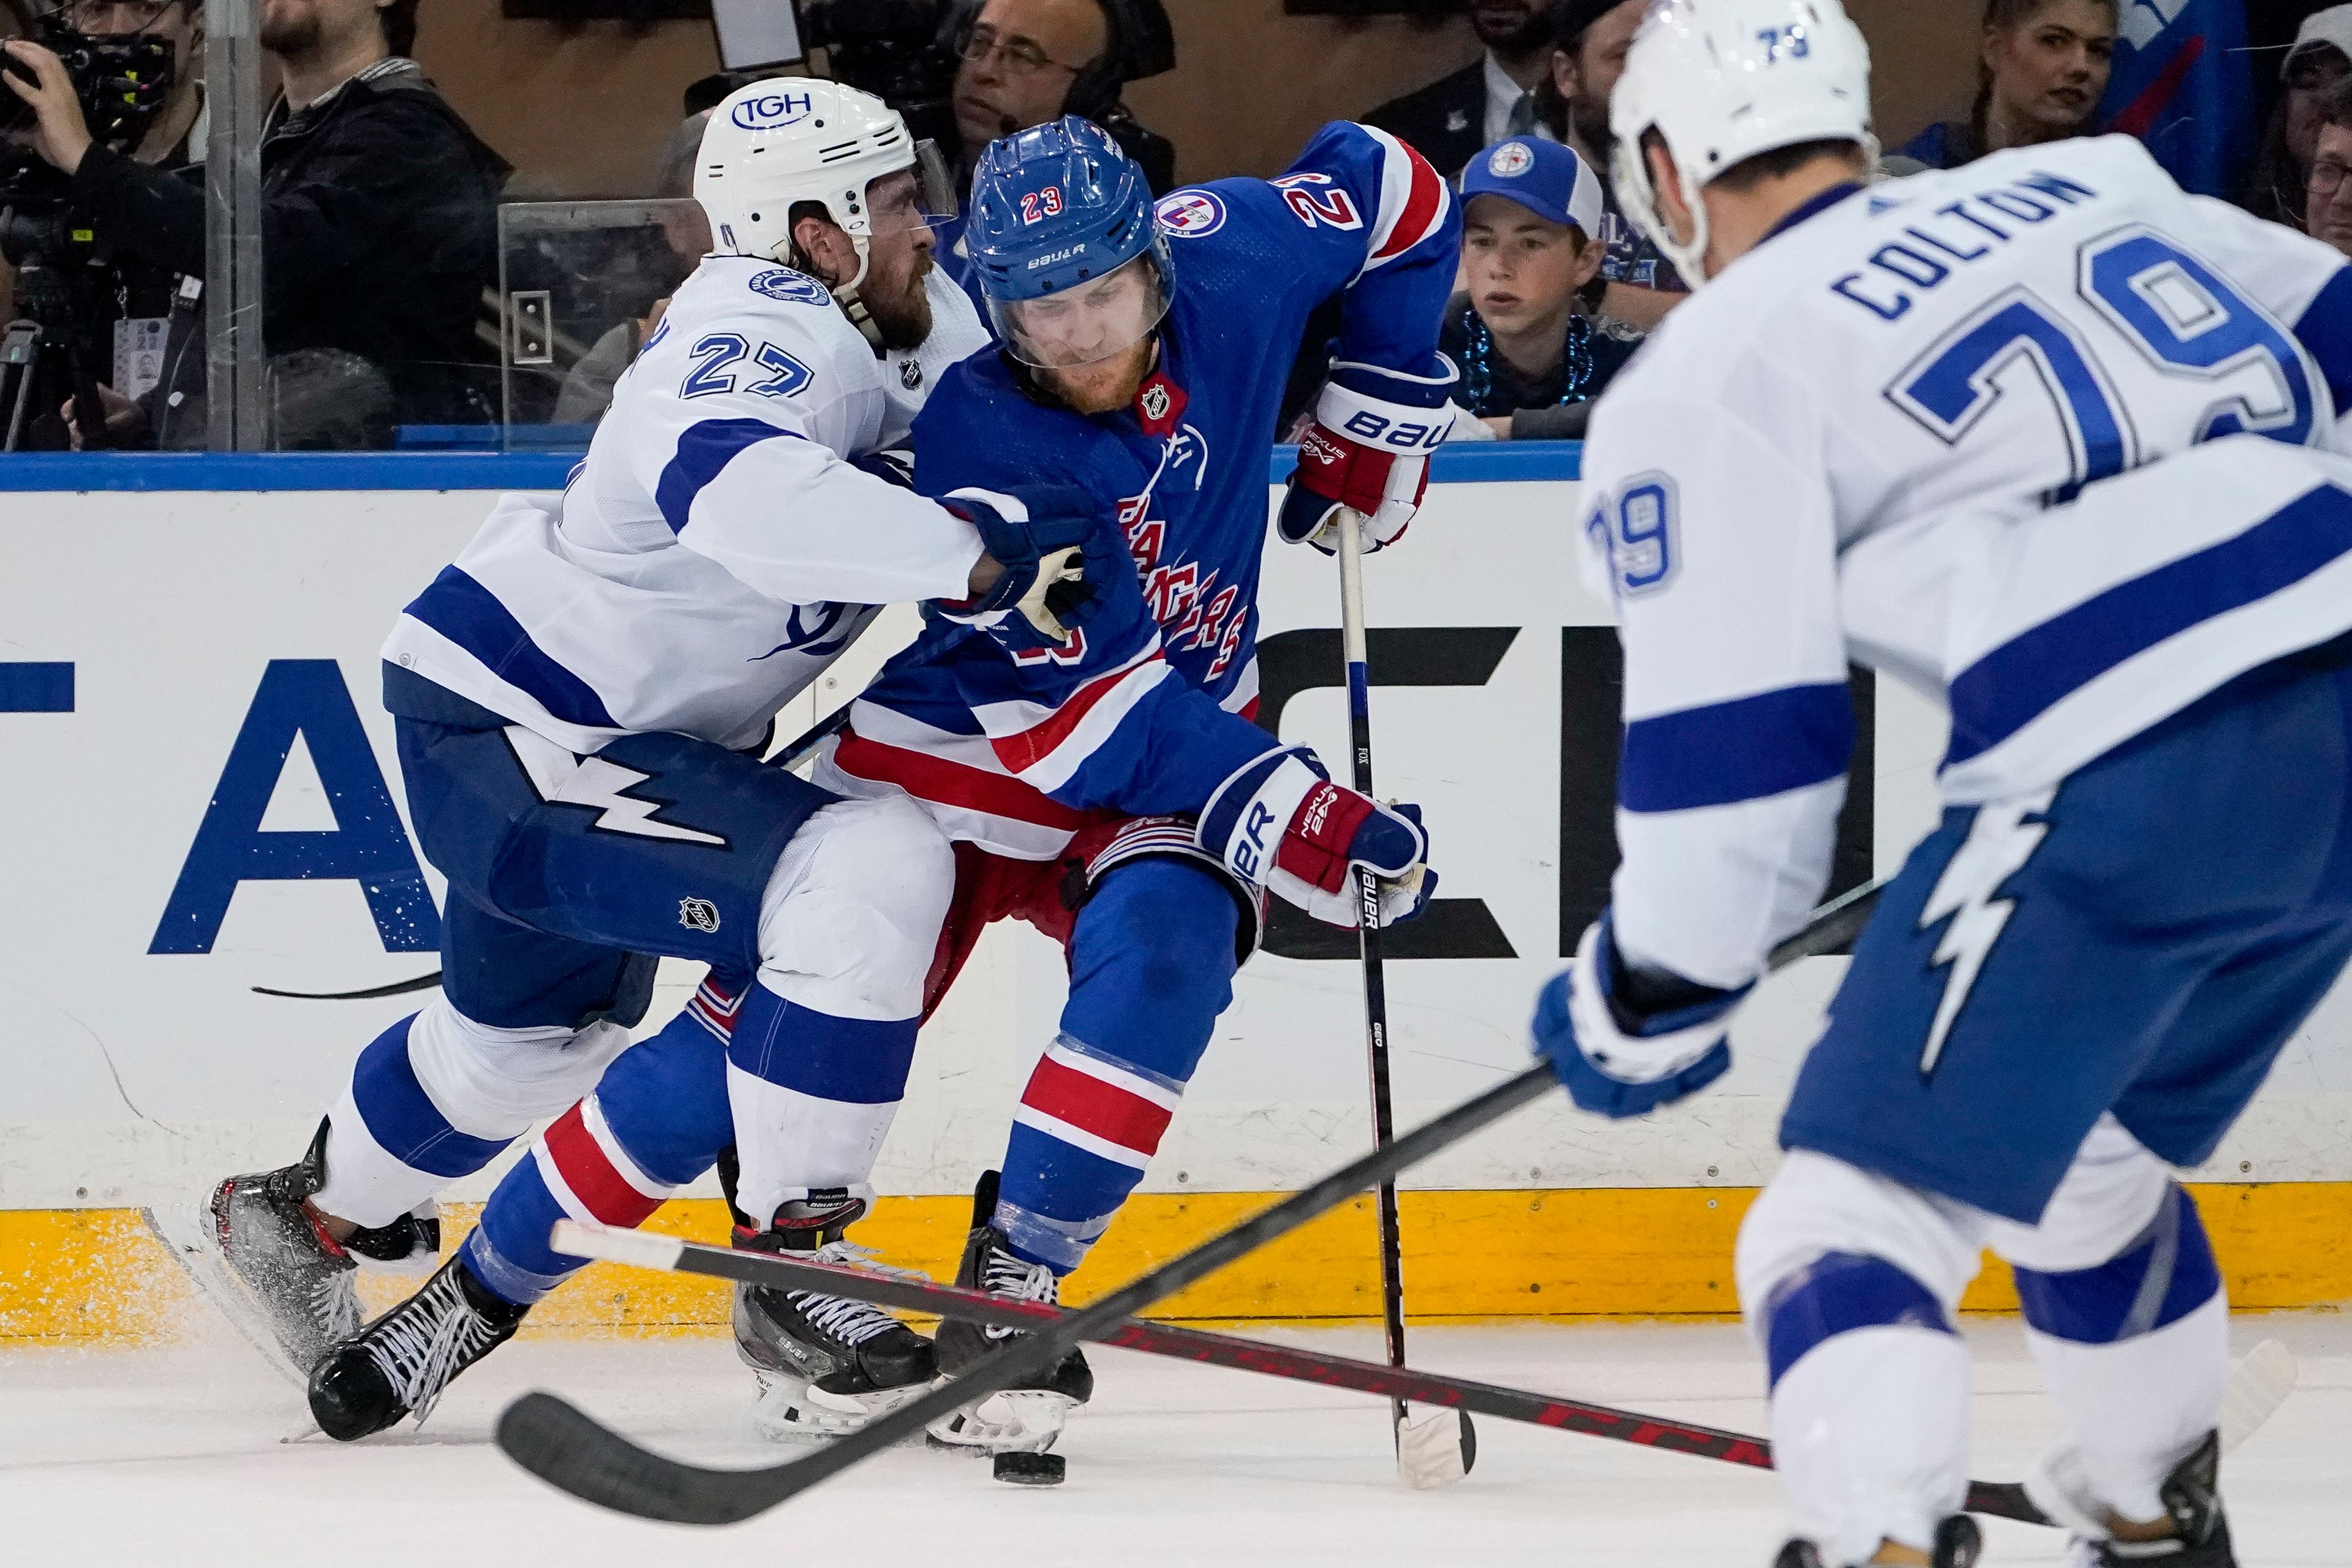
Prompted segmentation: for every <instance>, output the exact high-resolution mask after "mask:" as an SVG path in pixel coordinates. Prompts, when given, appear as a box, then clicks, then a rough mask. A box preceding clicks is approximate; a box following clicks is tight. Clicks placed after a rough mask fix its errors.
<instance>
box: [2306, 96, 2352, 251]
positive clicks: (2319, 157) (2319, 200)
mask: <svg viewBox="0 0 2352 1568" xmlns="http://www.w3.org/2000/svg"><path fill="white" fill-rule="evenodd" d="M2313 118H2314V120H2315V121H2317V123H2316V124H2315V126H2314V128H2313V132H2312V135H2313V143H2312V156H2311V179H2310V188H2309V192H2308V194H2307V195H2306V196H2305V201H2306V203H2307V204H2308V205H2306V207H2305V222H2306V225H2307V226H2308V227H2309V230H2310V233H2311V237H2313V238H2314V239H2317V240H2322V241H2324V242H2326V244H2328V245H2332V246H2334V247H2336V249H2337V250H2339V251H2341V252H2343V253H2344V255H2345V256H2347V257H2352V178H2347V171H2352V80H2345V81H2339V82H2337V83H2336V86H2335V87H2334V88H2333V89H2330V90H2329V91H2328V92H2327V94H2326V96H2325V97H2324V98H2322V99H2321V100H2320V101H2319V104H2318V106H2317V108H2316V109H2315V110H2314V111H2313Z"/></svg>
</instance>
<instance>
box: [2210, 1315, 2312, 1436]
mask: <svg viewBox="0 0 2352 1568" xmlns="http://www.w3.org/2000/svg"><path fill="white" fill-rule="evenodd" d="M2301 1371H2302V1369H2301V1368H2300V1367H2298V1366H2296V1365H2295V1360H2294V1352H2292V1351H2290V1350H2288V1349H2287V1348H2286V1346H2284V1345H2283V1344H2281V1343H2279V1342H2278V1341H2276V1340H2264V1341H2263V1342H2262V1343H2261V1344H2258V1345H2256V1346H2255V1347H2254V1348H2253V1349H2252V1350H2250V1351H2248V1352H2246V1353H2245V1354H2244V1355H2243V1356H2241V1357H2240V1358H2239V1360H2238V1364H2237V1365H2235V1366H2233V1367H2231V1369H2230V1386H2229V1388H2228V1390H2227V1392H2225V1393H2224V1394H2222V1395H2221V1451H2222V1452H2223V1453H2225V1454H2226V1453H2228V1452H2229V1451H2230V1450H2231V1449H2232V1448H2234V1447H2237V1446H2238V1445H2239V1444H2241V1443H2242V1442H2244V1441H2245V1440H2246V1439H2247V1438H2248V1437H2251V1436H2253V1433H2254V1428H2255V1427H2257V1426H2261V1425H2262V1424H2263V1422H2265V1421H2267V1420H2269V1419H2270V1418H2271V1416H2272V1415H2273V1413H2275V1412H2276V1411H2277V1409H2278V1407H2279V1406H2280V1405H2283V1404H2284V1403H2285V1401H2286V1396H2287V1395H2288V1394H2292V1393H2294V1380H2295V1378H2296V1377H2297V1376H2298V1375H2300V1373H2301Z"/></svg>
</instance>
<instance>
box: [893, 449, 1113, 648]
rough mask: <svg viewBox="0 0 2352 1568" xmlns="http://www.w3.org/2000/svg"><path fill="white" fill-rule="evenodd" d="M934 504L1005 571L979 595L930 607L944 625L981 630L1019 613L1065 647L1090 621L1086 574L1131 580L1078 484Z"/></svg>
mask: <svg viewBox="0 0 2352 1568" xmlns="http://www.w3.org/2000/svg"><path fill="white" fill-rule="evenodd" d="M940 505H941V506H943V507H945V508H946V509H947V510H950V511H951V512H953V513H955V514H956V516H958V517H960V518H962V519H963V520H964V521H967V522H969V523H971V525H972V526H973V527H974V528H976V529H978V530H979V531H980V543H981V548H982V549H983V550H985V551H987V552H988V553H989V554H990V556H992V558H994V560H995V561H996V562H997V563H998V564H999V565H1001V566H1003V568H1004V574H1003V576H1001V577H999V578H998V579H997V580H996V583H995V584H994V585H993V586H992V587H991V588H990V589H989V590H988V592H987V593H985V594H982V595H977V596H975V597H972V598H969V599H940V600H938V601H936V603H937V604H938V605H939V609H940V614H942V615H944V616H948V617H949V618H950V620H958V621H962V622H965V623H966V624H968V625H971V626H980V627H982V629H987V628H989V627H992V626H997V625H998V624H1000V623H1002V622H1003V621H1004V620H1005V618H1006V617H1007V616H1012V615H1013V614H1015V613H1018V614H1019V615H1020V616H1022V617H1023V618H1024V620H1026V621H1027V622H1028V623H1029V625H1030V626H1034V628H1035V629H1036V632H1037V633H1038V634H1039V635H1040V636H1042V637H1045V638H1047V639H1049V640H1051V641H1053V642H1055V643H1066V642H1067V641H1069V633H1070V628H1071V627H1073V626H1084V625H1086V623H1087V621H1088V620H1089V619H1090V618H1092V616H1093V613H1094V609H1095V597H1096V588H1095V584H1094V583H1092V582H1089V581H1088V577H1089V575H1090V574H1091V575H1093V576H1095V577H1097V578H1099V577H1100V576H1101V575H1102V573H1103V571H1104V570H1105V569H1106V568H1107V567H1108V566H1110V565H1112V564H1115V565H1116V567H1117V569H1118V570H1119V571H1122V572H1125V573H1127V574H1129V575H1130V576H1132V575H1133V574H1134V567H1133V565H1132V564H1131V563H1129V559H1128V554H1127V548H1126V543H1125V541H1124V540H1123V539H1121V538H1120V537H1119V535H1118V525H1117V521H1116V519H1115V518H1114V516H1113V514H1112V511H1111V509H1110V508H1109V507H1108V506H1107V505H1106V504H1104V503H1103V502H1102V501H1101V500H1098V499H1097V498H1096V497H1095V496H1094V495H1093V494H1092V493H1091V492H1089V491H1087V490H1082V489H1078V488H1077V487H1076V485H1023V486H1020V487H1019V488H1018V489H1013V490H984V489H977V488H971V489H960V490H950V491H949V492H948V493H947V494H946V495H945V496H943V497H941V498H940ZM1114 557H1115V562H1114V559H1113V558H1114Z"/></svg>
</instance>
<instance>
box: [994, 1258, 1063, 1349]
mask: <svg viewBox="0 0 2352 1568" xmlns="http://www.w3.org/2000/svg"><path fill="white" fill-rule="evenodd" d="M980 1288H981V1289H983V1290H985V1291H987V1292H988V1293H989V1294H990V1295H992V1296H1010V1297H1011V1298H1013V1300H1016V1301H1043V1302H1044V1303H1045V1305H1046V1306H1048V1307H1055V1306H1059V1305H1060V1304H1061V1300H1062V1281H1061V1280H1060V1279H1058V1278H1057V1277H1056V1276H1055V1273H1054V1271H1053V1270H1052V1269H1050V1268H1046V1267H1045V1265H1044V1264H1042V1263H1024V1262H1023V1261H1022V1260H1021V1259H1020V1258H1015V1257H1014V1256H1013V1254H1011V1253H1010V1252H1002V1251H999V1250H997V1249H996V1248H994V1247H991V1248H990V1249H989V1253H988V1261H987V1262H986V1263H984V1264H982V1266H981V1270H980ZM1019 1332H1020V1330H1018V1329H1008V1328H1004V1327H1002V1326H1001V1325H995V1324H992V1325H991V1326H990V1327H989V1330H988V1337H989V1338H990V1339H992V1340H1001V1339H1003V1338H1005V1337H1006V1336H1008V1335H1011V1334H1016V1333H1019Z"/></svg>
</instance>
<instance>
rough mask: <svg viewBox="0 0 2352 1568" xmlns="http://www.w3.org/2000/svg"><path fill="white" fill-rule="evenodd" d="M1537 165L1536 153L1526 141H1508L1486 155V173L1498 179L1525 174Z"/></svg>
mask: <svg viewBox="0 0 2352 1568" xmlns="http://www.w3.org/2000/svg"><path fill="white" fill-rule="evenodd" d="M1535 165H1536V155H1535V153H1532V152H1530V151H1528V144H1527V143H1526V142H1504V143H1503V144H1502V145H1501V146H1500V147H1497V148H1496V149H1495V150H1494V152H1492V153H1488V154H1487V155H1486V173H1488V174H1492V175H1494V176H1495V177H1496V179H1498V180H1507V179H1511V178H1513V177H1514V176H1516V175H1519V174H1526V173H1527V172H1528V170H1529V169H1532V168H1534V167H1535Z"/></svg>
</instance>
